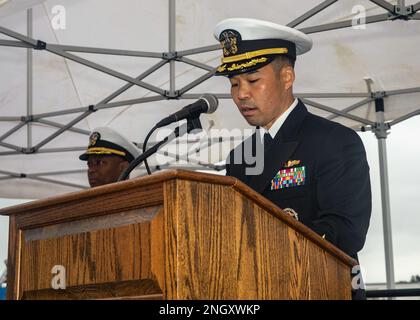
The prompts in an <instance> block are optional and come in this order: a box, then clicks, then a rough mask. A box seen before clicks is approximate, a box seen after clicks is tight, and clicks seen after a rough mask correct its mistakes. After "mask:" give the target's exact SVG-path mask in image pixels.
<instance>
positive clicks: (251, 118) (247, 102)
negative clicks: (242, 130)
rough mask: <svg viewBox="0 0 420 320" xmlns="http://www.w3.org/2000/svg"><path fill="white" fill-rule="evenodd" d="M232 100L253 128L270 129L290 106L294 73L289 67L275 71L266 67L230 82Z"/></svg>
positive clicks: (271, 67)
mask: <svg viewBox="0 0 420 320" xmlns="http://www.w3.org/2000/svg"><path fill="white" fill-rule="evenodd" d="M229 80H230V83H231V94H232V97H233V100H234V102H235V104H236V106H237V107H238V109H239V111H240V112H241V114H242V116H243V117H244V118H245V120H246V121H247V122H248V123H249V124H250V125H252V126H261V127H265V128H266V129H269V128H270V127H271V125H272V124H273V123H274V121H275V120H276V119H277V118H278V117H279V116H280V115H281V114H282V113H283V112H284V111H286V109H287V108H288V107H289V106H290V105H291V104H292V103H293V94H292V85H293V81H294V71H293V68H292V67H290V66H283V67H282V68H281V69H280V70H277V71H276V70H275V68H273V66H272V64H268V65H266V66H264V67H262V68H260V69H258V70H256V71H253V72H248V73H245V74H240V75H237V76H234V77H231V78H230V79H229Z"/></svg>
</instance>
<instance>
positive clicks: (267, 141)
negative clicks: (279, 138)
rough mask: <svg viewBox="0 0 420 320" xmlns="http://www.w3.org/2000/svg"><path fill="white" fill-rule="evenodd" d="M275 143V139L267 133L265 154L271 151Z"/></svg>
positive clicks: (265, 135) (265, 136)
mask: <svg viewBox="0 0 420 320" xmlns="http://www.w3.org/2000/svg"><path fill="white" fill-rule="evenodd" d="M272 143H273V138H271V136H270V134H269V133H268V132H266V133H265V134H264V153H265V152H267V151H268V149H270V147H271V144H272Z"/></svg>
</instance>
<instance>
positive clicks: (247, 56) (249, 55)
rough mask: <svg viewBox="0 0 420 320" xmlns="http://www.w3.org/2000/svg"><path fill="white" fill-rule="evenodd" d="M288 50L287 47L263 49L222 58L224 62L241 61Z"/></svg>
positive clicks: (283, 52) (284, 52)
mask: <svg viewBox="0 0 420 320" xmlns="http://www.w3.org/2000/svg"><path fill="white" fill-rule="evenodd" d="M288 52H289V50H288V49H287V48H271V49H262V50H257V51H251V52H246V53H242V54H238V55H236V56H232V57H226V58H222V63H230V62H236V61H241V60H245V59H252V58H255V57H259V56H263V55H266V54H286V53H288Z"/></svg>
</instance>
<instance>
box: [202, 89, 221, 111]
mask: <svg viewBox="0 0 420 320" xmlns="http://www.w3.org/2000/svg"><path fill="white" fill-rule="evenodd" d="M200 99H203V100H205V101H206V103H207V106H208V109H207V111H206V113H213V112H215V111H216V110H217V107H218V106H219V100H217V98H216V96H214V95H212V94H208V93H206V94H203V95H202V96H201V98H200Z"/></svg>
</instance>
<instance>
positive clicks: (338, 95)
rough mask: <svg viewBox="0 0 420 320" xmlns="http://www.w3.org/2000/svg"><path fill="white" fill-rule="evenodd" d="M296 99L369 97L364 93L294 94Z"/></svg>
mask: <svg viewBox="0 0 420 320" xmlns="http://www.w3.org/2000/svg"><path fill="white" fill-rule="evenodd" d="M294 96H295V97H296V98H310V99H329V98H331V99H336V98H367V97H370V94H369V93H366V92H353V93H345V92H343V93H310V92H309V93H295V94H294Z"/></svg>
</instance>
